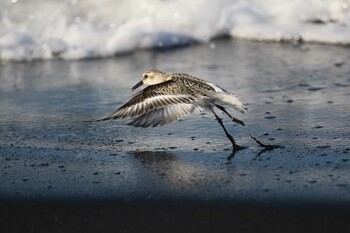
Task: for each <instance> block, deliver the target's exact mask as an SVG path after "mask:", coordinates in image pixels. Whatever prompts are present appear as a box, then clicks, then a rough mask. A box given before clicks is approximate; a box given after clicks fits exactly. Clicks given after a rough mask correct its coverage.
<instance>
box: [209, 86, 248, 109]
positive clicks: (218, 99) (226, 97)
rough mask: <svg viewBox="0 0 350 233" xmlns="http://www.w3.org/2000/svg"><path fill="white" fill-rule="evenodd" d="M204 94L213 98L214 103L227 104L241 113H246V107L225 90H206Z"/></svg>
mask: <svg viewBox="0 0 350 233" xmlns="http://www.w3.org/2000/svg"><path fill="white" fill-rule="evenodd" d="M206 94H207V95H208V96H209V97H211V98H212V99H214V101H215V103H217V104H219V105H229V106H231V107H232V108H234V109H236V110H237V111H239V112H241V113H246V112H247V110H248V108H247V107H246V106H244V104H243V103H242V102H241V101H240V100H239V99H238V98H237V97H236V96H235V95H233V94H230V93H227V92H212V91H210V92H209V91H208V92H206Z"/></svg>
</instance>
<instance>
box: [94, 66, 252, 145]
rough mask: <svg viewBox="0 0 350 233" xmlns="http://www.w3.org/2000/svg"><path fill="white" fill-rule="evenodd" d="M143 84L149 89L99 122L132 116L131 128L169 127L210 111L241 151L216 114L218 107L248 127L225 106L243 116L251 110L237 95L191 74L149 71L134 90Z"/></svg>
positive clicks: (136, 95) (137, 94)
mask: <svg viewBox="0 0 350 233" xmlns="http://www.w3.org/2000/svg"><path fill="white" fill-rule="evenodd" d="M143 84H146V85H149V86H148V87H146V88H145V89H143V90H141V91H139V92H138V93H136V94H135V95H134V96H133V97H132V99H131V100H129V101H128V102H127V103H126V104H124V105H123V106H121V107H120V108H119V109H117V110H116V111H114V112H112V113H111V114H109V115H107V116H104V117H102V118H100V119H98V120H97V121H104V120H111V119H116V118H126V117H131V118H132V120H131V122H129V123H128V124H129V125H132V126H136V127H149V126H153V127H155V126H158V125H164V124H169V123H171V122H174V121H176V120H178V119H180V118H181V117H183V116H186V115H189V114H191V113H195V112H200V111H202V110H207V111H209V112H211V113H213V114H214V116H215V117H216V119H217V120H218V122H219V123H220V125H221V127H222V128H223V129H224V131H225V134H226V136H227V137H228V138H229V139H230V141H231V142H232V145H233V148H234V149H239V148H240V147H239V146H238V145H236V143H235V141H234V139H233V137H232V136H231V135H230V134H229V133H228V132H227V130H226V128H225V126H224V125H223V123H222V120H221V119H220V118H219V117H218V116H217V114H216V113H215V111H214V107H217V108H219V109H220V110H221V111H223V112H224V113H226V114H227V115H228V116H229V117H230V119H231V120H232V121H234V122H236V123H238V124H241V125H244V123H243V121H241V120H238V119H237V118H235V117H233V116H231V115H230V114H229V113H228V112H227V111H226V109H225V108H224V107H223V105H228V106H231V107H232V108H234V109H236V110H237V111H239V112H241V113H245V112H246V111H247V108H246V107H245V106H244V105H243V104H242V103H241V102H240V101H239V100H238V99H237V98H236V97H235V96H234V95H232V94H230V93H228V92H227V91H225V90H224V89H222V88H221V87H219V86H217V85H215V84H213V83H210V82H207V81H205V80H201V79H199V78H196V77H193V76H190V75H188V74H181V73H174V74H166V73H163V72H161V71H159V70H154V69H152V70H147V71H145V72H144V73H143V78H142V80H141V81H140V82H139V83H137V84H136V85H135V86H134V87H133V88H132V90H135V89H136V88H138V87H140V86H142V85H143Z"/></svg>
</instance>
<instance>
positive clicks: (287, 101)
mask: <svg viewBox="0 0 350 233" xmlns="http://www.w3.org/2000/svg"><path fill="white" fill-rule="evenodd" d="M293 102H294V100H292V99H288V100H286V103H289V104H291V103H293Z"/></svg>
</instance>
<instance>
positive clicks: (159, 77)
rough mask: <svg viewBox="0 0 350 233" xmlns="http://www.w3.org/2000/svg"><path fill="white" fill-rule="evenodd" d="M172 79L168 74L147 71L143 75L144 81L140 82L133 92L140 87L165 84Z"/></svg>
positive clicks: (153, 70)
mask: <svg viewBox="0 0 350 233" xmlns="http://www.w3.org/2000/svg"><path fill="white" fill-rule="evenodd" d="M170 79H171V77H169V75H167V74H166V73H164V72H162V71H159V70H155V69H152V70H146V71H145V72H143V74H142V80H141V81H140V82H138V83H137V84H136V85H135V86H134V87H133V88H132V91H134V90H135V89H137V88H138V87H140V86H142V85H144V84H145V85H155V84H158V83H163V82H166V81H168V80H170Z"/></svg>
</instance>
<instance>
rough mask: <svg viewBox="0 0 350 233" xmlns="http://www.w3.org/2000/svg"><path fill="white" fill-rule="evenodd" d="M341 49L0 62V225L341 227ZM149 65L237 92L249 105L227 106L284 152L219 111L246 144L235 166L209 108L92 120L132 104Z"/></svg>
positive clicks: (344, 171) (269, 46)
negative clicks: (147, 124)
mask: <svg viewBox="0 0 350 233" xmlns="http://www.w3.org/2000/svg"><path fill="white" fill-rule="evenodd" d="M349 52H350V50H349V48H346V47H336V46H324V45H323V46H322V45H312V44H302V45H290V44H274V43H256V42H249V41H234V40H226V39H222V40H217V41H215V42H213V43H212V44H210V45H209V44H204V45H195V46H192V47H188V48H180V49H173V50H166V51H138V52H135V53H133V54H127V55H123V56H119V57H116V58H112V59H103V60H90V61H74V62H67V61H48V62H33V63H1V64H0V82H1V85H0V99H1V101H0V109H1V112H0V161H1V167H2V169H1V172H0V183H1V189H0V199H1V201H0V205H1V207H2V208H1V210H0V216H2V217H3V218H2V219H6V224H1V226H0V229H1V228H3V229H4V230H6V231H8V232H9V231H11V230H12V231H13V232H16V231H19V230H20V229H26V230H27V229H28V227H25V226H26V224H29V225H30V223H31V222H34V223H33V224H32V226H37V227H40V226H41V227H40V228H37V231H36V232H45V231H47V230H48V229H50V231H52V232H59V231H64V230H66V229H74V228H76V229H79V228H78V227H79V226H80V225H81V224H80V223H81V222H84V220H85V219H90V220H89V223H88V224H87V225H86V226H85V227H86V228H85V231H92V230H93V229H96V230H103V231H107V232H108V231H111V228H120V229H124V230H126V231H135V232H139V231H140V229H146V231H147V230H150V229H152V227H156V228H157V227H158V228H157V229H160V230H159V231H164V230H165V231H166V229H168V231H169V232H171V231H172V232H176V231H181V230H182V229H189V230H198V231H202V232H203V231H204V232H205V231H210V229H215V227H218V229H221V231H224V229H226V227H230V228H227V229H228V230H232V229H235V230H245V229H246V230H249V231H256V230H257V229H266V230H269V231H270V232H271V231H272V232H280V231H281V230H282V231H284V232H288V231H286V230H288V229H289V230H290V232H300V230H301V229H309V230H308V231H311V230H315V231H318V230H320V229H322V230H324V231H330V230H334V229H336V230H337V231H338V232H348V230H349V229H350V226H349V223H348V221H347V219H348V218H349V216H350V175H349V174H350V143H349V139H350V131H349V128H350V105H349V103H350V62H349V60H350V55H349V54H350V53H349ZM149 68H158V69H160V70H164V71H167V72H185V73H189V74H192V75H195V76H198V77H201V78H203V79H206V80H209V81H212V82H215V83H217V84H219V85H220V86H222V87H223V88H225V89H227V90H229V91H232V92H233V93H235V94H237V96H238V97H239V98H240V99H241V100H242V101H243V102H244V103H246V104H247V106H248V108H249V111H248V113H247V114H246V115H242V114H240V113H235V112H234V111H230V112H231V113H233V114H234V115H235V116H236V117H238V118H240V119H242V120H244V122H245V123H246V125H247V126H248V127H249V129H250V131H251V133H252V134H253V135H254V136H256V137H257V138H258V139H259V140H261V141H263V142H264V143H267V144H274V145H279V146H281V147H280V148H278V149H275V150H273V151H262V150H261V148H259V146H258V145H257V144H256V143H255V142H254V141H252V139H251V138H250V137H249V134H248V133H247V131H246V129H245V128H244V127H242V126H239V125H235V124H233V123H232V122H230V120H228V119H227V118H225V115H221V116H222V117H223V118H224V119H225V120H224V124H225V125H226V126H227V128H228V130H229V132H230V133H232V134H233V135H234V138H235V139H236V141H237V142H238V144H239V145H241V146H245V147H246V149H245V150H242V151H239V152H238V153H236V154H235V156H234V157H233V158H232V156H230V152H231V151H230V150H231V148H230V146H231V145H230V142H229V141H228V139H227V138H226V137H225V135H224V133H223V131H222V129H221V128H220V125H219V124H218V123H217V122H216V121H215V120H214V118H213V117H212V116H211V115H210V114H205V113H204V114H198V115H192V116H190V117H186V118H184V119H183V120H181V121H178V122H176V123H174V124H171V125H167V126H164V127H161V128H150V129H140V128H133V127H129V126H127V125H126V122H127V121H123V120H118V121H110V122H93V123H92V122H89V120H91V119H96V118H98V117H100V116H102V115H104V114H105V113H109V112H111V111H113V110H114V108H116V107H117V106H119V105H120V104H122V103H123V102H125V101H126V100H128V99H129V98H130V96H131V92H130V88H131V87H132V86H133V85H134V84H136V83H137V82H138V81H139V80H140V77H141V74H142V72H143V71H144V70H145V69H149ZM124 213H128V214H124ZM132 213H134V215H133V214H132ZM148 214H149V215H148ZM67 216H70V218H68V217H67ZM133 216H134V217H135V219H132V217H133ZM145 216H146V217H145ZM161 216H163V217H161ZM252 216H256V217H255V218H253V217H252ZM55 219H58V220H57V221H56V220H55ZM92 219H93V220H92ZM115 219H119V220H120V221H116V220H115ZM174 219H177V220H178V221H175V220H174ZM213 219H215V221H218V219H219V220H220V221H219V222H215V221H214V220H213ZM233 219H236V221H233ZM173 220H174V221H173ZM181 220H183V221H181ZM191 220H192V221H191ZM319 221H321V222H322V224H315V223H317V222H319ZM19 222H21V223H23V224H21V225H18V224H17V223H19ZM136 222H139V224H136ZM186 222H187V223H188V222H191V223H192V224H190V225H189V227H188V228H186V224H187V223H186ZM203 223H205V224H203ZM118 224H119V225H118ZM123 224H124V225H123ZM134 224H136V225H134ZM310 224H311V225H310ZM312 226H314V228H313V227H312ZM305 227H310V228H305ZM33 232H34V230H33Z"/></svg>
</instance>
